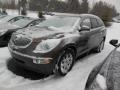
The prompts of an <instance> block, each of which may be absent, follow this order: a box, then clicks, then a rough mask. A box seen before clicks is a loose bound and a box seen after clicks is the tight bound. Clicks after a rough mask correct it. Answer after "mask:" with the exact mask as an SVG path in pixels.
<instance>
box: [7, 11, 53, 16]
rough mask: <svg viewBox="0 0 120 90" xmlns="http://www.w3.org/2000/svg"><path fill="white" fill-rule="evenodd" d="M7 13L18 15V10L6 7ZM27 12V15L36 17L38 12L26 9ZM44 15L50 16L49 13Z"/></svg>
mask: <svg viewBox="0 0 120 90" xmlns="http://www.w3.org/2000/svg"><path fill="white" fill-rule="evenodd" d="M7 13H8V14H9V15H18V10H11V9H8V10H7ZM27 13H28V14H27V16H28V17H34V18H38V12H36V11H28V12H27ZM44 16H45V17H46V18H49V17H51V16H50V15H44Z"/></svg>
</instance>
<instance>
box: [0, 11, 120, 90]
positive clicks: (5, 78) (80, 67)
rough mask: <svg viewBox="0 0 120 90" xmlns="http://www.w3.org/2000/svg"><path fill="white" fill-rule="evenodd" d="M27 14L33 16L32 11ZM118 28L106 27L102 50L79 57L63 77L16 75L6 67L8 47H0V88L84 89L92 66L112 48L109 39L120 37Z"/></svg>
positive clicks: (8, 56) (17, 89) (119, 26)
mask: <svg viewBox="0 0 120 90" xmlns="http://www.w3.org/2000/svg"><path fill="white" fill-rule="evenodd" d="M10 12H11V11H10ZM10 12H9V13H10ZM12 12H13V11H12ZM14 13H16V12H14ZM11 14H12V13H11ZM29 15H30V16H35V14H34V13H31V14H29ZM119 29H120V24H118V23H113V25H112V26H111V27H109V28H108V33H107V40H106V44H105V49H104V50H103V52H101V53H99V54H90V55H88V56H85V57H83V58H80V59H79V60H78V61H77V62H76V63H75V65H74V67H73V69H72V70H71V71H70V72H69V73H68V74H67V75H66V76H65V77H57V76H54V75H51V76H49V77H47V78H44V79H37V80H29V79H28V78H24V77H22V76H18V75H16V74H14V73H13V72H11V71H10V70H8V69H7V68H8V66H7V62H8V60H9V59H10V58H11V56H10V53H9V51H8V48H7V47H5V48H0V90H10V89H11V90H21V89H22V90H84V87H85V83H86V80H87V78H88V75H89V73H90V72H91V70H92V69H93V67H95V66H96V65H97V64H99V63H100V62H102V61H103V60H104V59H105V58H106V57H107V55H108V54H109V53H110V52H111V50H112V49H113V47H112V46H111V45H109V43H108V42H109V40H111V39H116V38H120V36H119V34H120V30H119ZM16 68H17V67H16ZM18 70H19V69H18ZM28 74H29V73H28Z"/></svg>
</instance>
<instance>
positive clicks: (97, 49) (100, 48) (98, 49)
mask: <svg viewBox="0 0 120 90" xmlns="http://www.w3.org/2000/svg"><path fill="white" fill-rule="evenodd" d="M104 44H105V41H104V40H103V41H102V42H101V43H100V44H99V46H98V47H97V48H96V49H95V52H96V53H100V52H101V51H102V50H103V49H104Z"/></svg>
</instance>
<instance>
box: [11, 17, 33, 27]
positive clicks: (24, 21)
mask: <svg viewBox="0 0 120 90" xmlns="http://www.w3.org/2000/svg"><path fill="white" fill-rule="evenodd" d="M32 21H33V20H32V19H27V18H26V19H21V20H18V21H16V22H14V23H12V24H13V25H17V26H20V27H25V26H27V25H28V24H29V23H30V22H32Z"/></svg>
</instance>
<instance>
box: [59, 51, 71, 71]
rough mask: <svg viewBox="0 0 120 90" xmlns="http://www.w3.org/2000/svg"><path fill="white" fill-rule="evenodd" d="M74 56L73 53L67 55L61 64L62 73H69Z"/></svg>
mask: <svg viewBox="0 0 120 90" xmlns="http://www.w3.org/2000/svg"><path fill="white" fill-rule="evenodd" d="M72 62H73V56H72V54H71V53H67V54H66V55H65V56H64V57H63V60H62V62H61V71H62V72H63V73H67V72H68V71H69V69H70V67H71V65H72Z"/></svg>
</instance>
